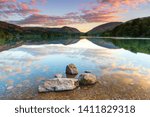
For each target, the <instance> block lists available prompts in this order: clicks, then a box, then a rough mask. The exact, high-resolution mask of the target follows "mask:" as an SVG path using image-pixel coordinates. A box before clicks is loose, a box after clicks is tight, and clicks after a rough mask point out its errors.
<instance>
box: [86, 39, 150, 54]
mask: <svg viewBox="0 0 150 117" xmlns="http://www.w3.org/2000/svg"><path fill="white" fill-rule="evenodd" d="M89 40H90V41H92V42H93V43H95V44H98V45H99V46H102V47H106V48H112V49H117V48H124V49H126V50H130V51H131V52H134V53H138V52H140V53H146V54H150V40H149V39H118V38H116V39H115V38H113V39H109V38H106V39H102V38H95V39H94V38H90V39H89Z"/></svg>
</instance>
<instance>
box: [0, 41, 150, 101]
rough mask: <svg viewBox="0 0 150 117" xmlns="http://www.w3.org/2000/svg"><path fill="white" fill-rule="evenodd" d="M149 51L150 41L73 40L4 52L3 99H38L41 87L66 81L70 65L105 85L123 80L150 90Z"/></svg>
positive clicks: (0, 60) (0, 56)
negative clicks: (48, 82) (50, 81)
mask: <svg viewBox="0 0 150 117" xmlns="http://www.w3.org/2000/svg"><path fill="white" fill-rule="evenodd" d="M149 47H150V41H149V40H113V39H81V40H79V39H72V40H61V41H60V40H59V41H51V42H49V44H42V45H23V46H21V47H18V48H14V49H10V50H7V51H3V52H1V53H0V99H26V98H27V99H30V98H34V97H36V96H37V95H38V93H37V87H38V85H39V83H41V82H43V80H45V79H49V78H53V77H54V74H57V73H62V74H63V75H64V77H65V76H66V74H65V67H66V65H67V64H70V63H74V64H76V66H77V67H78V69H79V72H80V74H81V73H83V72H84V71H86V70H88V71H91V72H92V73H94V74H96V75H97V77H98V78H99V79H100V80H101V83H103V82H104V81H105V80H106V81H107V80H108V79H109V81H112V82H116V79H118V80H120V79H121V80H120V81H121V82H124V83H129V84H138V85H141V86H142V87H146V88H149V84H150V81H149V78H150V61H149V60H150V55H149V52H150V48H149ZM119 48H124V49H119ZM125 49H127V50H125ZM131 51H132V52H131ZM133 52H136V53H133ZM106 81H105V82H106ZM105 82H104V84H105ZM120 84H121V83H120ZM16 93H17V94H16Z"/></svg>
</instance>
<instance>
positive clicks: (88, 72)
mask: <svg viewBox="0 0 150 117" xmlns="http://www.w3.org/2000/svg"><path fill="white" fill-rule="evenodd" d="M84 73H92V72H90V71H84Z"/></svg>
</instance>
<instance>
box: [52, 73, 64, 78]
mask: <svg viewBox="0 0 150 117" xmlns="http://www.w3.org/2000/svg"><path fill="white" fill-rule="evenodd" d="M54 77H55V78H62V77H63V75H62V74H55V76H54Z"/></svg>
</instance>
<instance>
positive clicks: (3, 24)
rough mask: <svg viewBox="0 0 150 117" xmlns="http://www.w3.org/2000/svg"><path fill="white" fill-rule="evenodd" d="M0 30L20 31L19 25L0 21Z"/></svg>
mask: <svg viewBox="0 0 150 117" xmlns="http://www.w3.org/2000/svg"><path fill="white" fill-rule="evenodd" d="M0 30H1V31H4V32H9V33H16V32H22V28H21V27H20V26H16V25H14V24H10V23H6V22H2V21H0Z"/></svg>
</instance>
